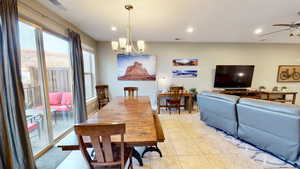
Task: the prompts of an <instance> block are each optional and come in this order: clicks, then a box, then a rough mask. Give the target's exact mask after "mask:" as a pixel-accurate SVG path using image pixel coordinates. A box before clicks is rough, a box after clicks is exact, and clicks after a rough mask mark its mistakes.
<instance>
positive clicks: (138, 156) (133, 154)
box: [132, 148, 144, 166]
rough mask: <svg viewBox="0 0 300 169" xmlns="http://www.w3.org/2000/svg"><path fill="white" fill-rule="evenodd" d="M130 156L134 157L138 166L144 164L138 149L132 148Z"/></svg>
mask: <svg viewBox="0 0 300 169" xmlns="http://www.w3.org/2000/svg"><path fill="white" fill-rule="evenodd" d="M132 157H134V158H135V159H137V161H138V162H139V165H140V166H143V165H144V164H143V159H142V157H141V155H140V153H139V152H138V151H136V149H135V148H133V150H132Z"/></svg>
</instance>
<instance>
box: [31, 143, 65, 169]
mask: <svg viewBox="0 0 300 169" xmlns="http://www.w3.org/2000/svg"><path fill="white" fill-rule="evenodd" d="M70 153H71V151H61V149H59V148H57V147H53V148H52V149H50V150H49V151H48V152H47V153H45V154H44V155H43V156H41V157H40V158H38V159H37V160H36V166H37V168H38V169H56V167H57V166H58V165H59V164H60V163H61V162H62V161H63V160H64V159H65V158H67V156H68V155H69V154H70Z"/></svg>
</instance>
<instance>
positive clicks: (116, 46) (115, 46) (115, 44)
mask: <svg viewBox="0 0 300 169" xmlns="http://www.w3.org/2000/svg"><path fill="white" fill-rule="evenodd" d="M111 48H112V50H113V51H118V50H119V43H118V41H112V42H111Z"/></svg>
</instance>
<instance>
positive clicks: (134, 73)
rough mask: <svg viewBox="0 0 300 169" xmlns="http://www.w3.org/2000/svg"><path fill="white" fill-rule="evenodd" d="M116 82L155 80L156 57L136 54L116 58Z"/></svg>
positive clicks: (121, 55)
mask: <svg viewBox="0 0 300 169" xmlns="http://www.w3.org/2000/svg"><path fill="white" fill-rule="evenodd" d="M117 57H118V80H156V57H155V56H153V55H146V54H138V55H130V54H129V55H126V54H119V55H118V56H117Z"/></svg>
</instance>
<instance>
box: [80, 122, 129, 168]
mask: <svg viewBox="0 0 300 169" xmlns="http://www.w3.org/2000/svg"><path fill="white" fill-rule="evenodd" d="M75 133H76V135H77V138H78V141H79V146H80V150H81V153H82V155H83V157H84V159H85V160H86V161H87V163H88V165H89V167H90V169H124V168H125V164H126V162H127V161H128V159H129V167H130V168H131V169H133V167H132V148H129V147H125V144H124V134H125V124H123V123H120V124H108V123H105V124H104V123H98V124H88V123H87V124H79V125H75ZM112 135H120V137H121V142H120V143H119V144H112V142H111V136H112ZM83 137H89V138H90V140H91V143H92V147H93V149H94V153H89V152H88V150H87V148H88V147H87V145H86V143H85V142H84V139H83ZM93 154H95V155H94V156H93ZM129 167H128V168H129Z"/></svg>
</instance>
